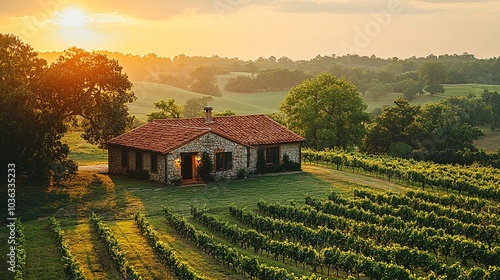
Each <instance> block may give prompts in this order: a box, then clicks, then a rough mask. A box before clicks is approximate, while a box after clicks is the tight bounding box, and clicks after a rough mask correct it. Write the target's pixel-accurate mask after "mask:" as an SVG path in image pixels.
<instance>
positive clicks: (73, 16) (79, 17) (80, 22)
mask: <svg viewBox="0 0 500 280" xmlns="http://www.w3.org/2000/svg"><path fill="white" fill-rule="evenodd" d="M61 17H62V19H61V25H62V26H64V27H83V26H85V25H87V23H88V22H89V18H88V16H87V15H86V14H85V13H84V12H83V11H82V10H80V9H77V8H69V9H67V10H65V11H63V12H61Z"/></svg>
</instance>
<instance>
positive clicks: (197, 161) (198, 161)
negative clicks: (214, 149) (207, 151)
mask: <svg viewBox="0 0 500 280" xmlns="http://www.w3.org/2000/svg"><path fill="white" fill-rule="evenodd" d="M200 161H201V157H200V156H199V155H197V156H196V163H197V164H200Z"/></svg>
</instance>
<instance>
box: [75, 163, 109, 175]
mask: <svg viewBox="0 0 500 280" xmlns="http://www.w3.org/2000/svg"><path fill="white" fill-rule="evenodd" d="M78 170H79V171H90V172H96V173H101V174H105V173H108V165H107V164H95V165H84V166H78Z"/></svg>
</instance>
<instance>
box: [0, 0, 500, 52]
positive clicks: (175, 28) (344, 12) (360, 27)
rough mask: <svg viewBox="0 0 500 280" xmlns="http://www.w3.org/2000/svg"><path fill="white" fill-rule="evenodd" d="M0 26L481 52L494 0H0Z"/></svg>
mask: <svg viewBox="0 0 500 280" xmlns="http://www.w3.org/2000/svg"><path fill="white" fill-rule="evenodd" d="M0 32H1V33H14V34H16V35H18V36H19V37H21V38H22V40H23V41H24V42H26V43H28V44H30V45H31V46H32V47H33V48H34V49H35V50H38V51H61V50H64V49H67V48H68V47H70V46H77V47H81V48H84V49H86V50H110V51H119V52H123V53H132V54H138V55H145V54H148V53H152V52H153V53H156V54H157V55H159V56H166V57H174V56H176V55H178V54H185V55H190V56H192V55H203V56H212V55H219V56H223V57H239V58H242V59H256V58H258V57H260V56H262V57H269V56H271V55H273V56H275V57H277V58H279V57H282V56H288V57H290V58H292V59H294V60H296V59H310V58H313V57H315V56H316V55H318V54H321V55H332V54H336V55H344V54H347V53H351V54H354V53H356V54H359V55H372V54H375V55H376V56H379V57H384V58H385V57H395V56H396V57H399V58H407V57H410V56H413V55H415V56H417V57H418V56H427V55H429V54H435V55H439V54H446V53H447V54H462V53H464V52H468V53H471V54H474V55H476V57H479V58H486V57H497V56H499V55H500V1H496V0H491V1H488V0H485V1H473V0H452V1H446V0H420V1H414V0H301V1H299V0H268V1H263V0H184V1H165V0H142V1H123V0H120V1H118V0H99V1H98V0H76V1H72V0H22V1H12V0H7V1H1V2H0Z"/></svg>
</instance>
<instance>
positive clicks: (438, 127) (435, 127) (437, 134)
mask: <svg viewBox="0 0 500 280" xmlns="http://www.w3.org/2000/svg"><path fill="white" fill-rule="evenodd" d="M408 133H409V135H411V136H412V137H413V142H414V144H415V145H416V146H417V148H419V149H420V150H421V151H422V152H423V153H424V154H425V156H426V157H432V156H433V154H434V153H442V152H449V153H454V152H457V151H465V150H466V149H467V150H471V151H476V150H477V149H476V148H475V147H474V145H473V141H474V140H476V139H477V138H478V137H479V136H481V135H483V132H482V131H481V130H480V129H479V128H477V127H475V126H472V125H470V124H468V123H462V122H461V121H460V116H459V115H458V113H457V111H456V110H455V109H454V108H453V107H452V106H450V105H448V104H444V103H431V104H427V105H425V106H424V107H422V110H421V112H420V114H418V115H417V116H416V117H415V120H414V121H413V123H412V124H411V125H410V126H409V127H408Z"/></svg>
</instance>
